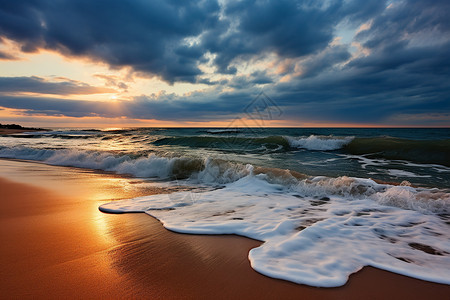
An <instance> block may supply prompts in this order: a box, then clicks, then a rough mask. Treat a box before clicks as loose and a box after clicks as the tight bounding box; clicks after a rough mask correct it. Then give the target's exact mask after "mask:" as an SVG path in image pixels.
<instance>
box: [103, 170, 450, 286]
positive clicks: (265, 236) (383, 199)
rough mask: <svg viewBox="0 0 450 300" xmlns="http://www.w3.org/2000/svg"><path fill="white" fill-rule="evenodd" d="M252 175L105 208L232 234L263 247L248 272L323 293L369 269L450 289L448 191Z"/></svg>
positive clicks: (177, 226)
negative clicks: (205, 188) (196, 190)
mask: <svg viewBox="0 0 450 300" xmlns="http://www.w3.org/2000/svg"><path fill="white" fill-rule="evenodd" d="M247 168H248V169H249V175H247V176H244V177H242V178H241V179H239V180H237V181H235V182H232V183H228V184H226V185H225V187H224V188H221V189H216V190H212V191H207V192H203V193H199V194H195V195H194V194H192V193H190V192H179V193H175V194H162V195H152V196H146V197H140V198H135V199H129V200H122V201H115V202H111V203H107V204H104V205H102V206H101V207H100V210H101V211H103V212H110V213H122V212H146V213H147V214H149V215H151V216H153V217H155V218H157V219H159V220H160V221H161V222H162V224H163V225H164V227H166V228H167V229H169V230H172V231H176V232H181V233H192V234H238V235H242V236H246V237H250V238H254V239H258V240H261V241H264V242H265V243H263V244H262V245H261V246H260V247H258V248H255V249H252V250H251V251H250V253H249V259H250V261H251V265H252V267H253V268H254V269H255V270H256V271H258V272H260V273H262V274H265V275H267V276H271V277H274V278H280V279H285V280H289V281H293V282H297V283H301V284H307V285H312V286H320V287H335V286H341V285H344V284H345V283H346V281H347V279H348V276H349V275H350V274H352V273H354V272H356V271H358V270H360V269H361V268H362V267H364V266H374V267H377V268H380V269H384V270H388V271H392V272H395V273H399V274H403V275H406V276H411V277H415V278H419V279H422V280H428V281H433V282H438V283H445V284H450V230H449V225H448V223H449V218H448V213H449V208H450V196H449V194H448V193H445V192H443V191H436V190H426V189H415V188H413V187H410V186H408V185H407V184H405V185H403V186H391V185H381V184H377V183H375V182H373V181H372V180H370V179H357V178H350V177H339V178H326V177H316V178H313V179H305V180H302V181H299V182H298V184H291V185H281V184H275V183H270V182H269V181H271V180H270V178H268V176H267V175H265V174H259V175H253V174H252V172H251V171H252V167H251V166H249V165H248V166H247Z"/></svg>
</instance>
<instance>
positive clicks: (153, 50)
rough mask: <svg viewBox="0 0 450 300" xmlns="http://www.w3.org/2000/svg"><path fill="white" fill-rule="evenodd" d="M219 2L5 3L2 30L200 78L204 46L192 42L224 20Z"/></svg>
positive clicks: (170, 76)
mask: <svg viewBox="0 0 450 300" xmlns="http://www.w3.org/2000/svg"><path fill="white" fill-rule="evenodd" d="M218 12H219V6H218V4H217V3H216V2H214V1H162V0H161V1H138V0H137V1H120V0H115V1H106V0H98V1H90V0H79V1H78V0H77V1H52V0H48V1H47V0H34V1H8V0H4V1H1V2H0V35H1V36H5V37H7V38H9V39H12V40H15V41H18V42H20V43H21V44H22V50H23V51H28V52H32V51H36V50H37V49H39V48H47V49H53V50H57V51H59V52H61V53H63V54H66V55H73V56H86V57H90V58H92V59H98V60H102V61H105V62H107V63H108V64H110V65H111V66H116V67H122V66H131V67H133V68H134V69H135V70H137V71H143V72H148V73H151V74H156V75H158V76H160V77H161V78H163V79H164V80H167V81H169V82H174V81H189V82H195V78H196V75H198V74H200V70H199V69H198V67H197V61H198V60H199V59H200V58H201V56H202V55H203V54H204V52H203V51H202V49H198V48H196V47H195V46H192V47H190V46H189V45H186V43H185V41H184V39H185V38H187V37H193V36H197V35H198V34H200V33H202V32H203V31H204V30H206V29H207V28H209V27H214V26H215V23H216V22H217V19H218Z"/></svg>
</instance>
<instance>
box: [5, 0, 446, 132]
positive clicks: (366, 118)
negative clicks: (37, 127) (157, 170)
mask: <svg viewBox="0 0 450 300" xmlns="http://www.w3.org/2000/svg"><path fill="white" fill-rule="evenodd" d="M448 11H450V2H449V1H440V0H436V1H417V0H405V1H379V0H376V1H372V0H366V1H357V0H348V1H285V0H276V1H269V0H267V1H255V0H248V1H247V0H243V1H219V2H217V1H175V0H164V1H163V0H161V1H143V0H142V1H137V0H136V1H119V0H110V1H102V0H96V1H86V0H77V1H64V0H60V1H52V0H29V1H25V0H24V1H8V0H0V38H6V39H8V40H12V41H15V42H17V43H19V45H20V47H21V51H23V52H35V51H38V50H39V49H47V50H53V51H57V52H59V53H61V54H62V55H65V56H70V57H80V58H88V59H91V60H93V61H101V62H104V63H106V64H108V65H109V66H111V67H113V68H122V67H129V68H131V69H132V70H134V71H136V72H139V73H140V74H143V75H145V76H156V77H158V78H160V79H161V80H163V81H166V82H168V83H170V84H173V83H178V82H188V83H194V84H195V83H203V84H207V85H208V86H209V87H210V88H209V89H207V90H205V91H204V92H195V93H192V94H190V95H189V96H176V95H163V96H161V97H159V98H158V99H156V98H155V97H153V96H151V95H148V96H145V95H143V96H139V97H135V98H134V100H132V101H119V102H117V103H114V104H113V103H111V104H109V103H108V102H107V101H105V102H103V104H102V105H103V109H102V108H100V107H99V104H98V103H94V102H90V101H81V100H83V99H82V97H81V98H80V100H76V101H75V100H66V99H59V100H58V99H54V98H46V97H44V96H39V95H35V96H33V97H30V96H29V95H18V94H14V92H17V93H19V92H31V93H42V94H53V95H68V94H71V95H84V94H88V93H101V92H102V88H98V87H92V86H89V85H86V84H82V83H80V82H73V81H70V80H66V81H64V80H63V81H62V82H58V83H55V82H48V81H46V80H43V79H42V78H39V77H28V78H25V77H22V78H17V77H14V78H12V77H5V78H0V106H1V107H7V108H17V109H25V112H26V113H28V114H47V115H63V116H77V117H82V116H92V115H96V116H104V117H111V116H117V115H119V116H125V117H128V118H142V119H146V118H152V119H160V120H182V121H186V120H207V119H211V120H218V119H226V118H230V116H233V115H236V114H239V113H241V112H242V109H243V108H244V107H245V106H246V105H247V103H249V102H250V101H252V99H254V98H255V97H256V96H257V95H258V94H259V93H260V91H261V90H264V92H265V93H266V94H267V95H269V96H270V97H271V98H272V99H273V100H274V101H275V102H276V104H277V105H278V107H279V108H280V109H281V110H282V111H283V115H282V117H280V118H286V119H289V120H302V119H303V120H304V119H309V120H319V121H320V120H322V121H325V120H326V121H330V122H342V123H361V124H364V123H373V124H387V123H389V122H390V123H391V124H395V122H396V121H395V120H396V119H397V120H403V122H405V123H404V124H405V125H414V124H416V125H442V124H444V125H446V124H447V125H450V121H449V120H446V119H445V116H448V114H449V113H450V104H449V103H450V76H449V74H450V51H449V47H450V18H448V17H447V14H448ZM363 24H365V25H364V26H362V27H361V25H363ZM337 37H342V39H341V40H339V39H336V38H337ZM0 59H2V60H8V59H16V55H15V54H14V53H6V52H0ZM269 60H271V61H272V63H268V61H269ZM258 63H259V64H262V63H265V64H267V66H266V67H265V68H263V69H261V68H259V69H257V68H255V69H254V70H251V71H249V72H248V73H247V74H240V73H239V68H240V67H241V66H242V65H250V69H251V66H252V65H258ZM205 65H207V66H209V67H210V68H213V69H214V73H215V74H216V77H217V75H223V76H224V77H223V79H220V80H217V79H213V78H211V76H210V74H207V73H206V72H205V71H204V68H203V67H202V66H205ZM27 89H28V90H27ZM103 92H107V91H106V89H104V90H103ZM70 101H72V102H70ZM119 106H120V108H122V111H120V110H119V108H118V107H119ZM108 107H110V108H108ZM427 116H429V118H427ZM414 122H415V123H414Z"/></svg>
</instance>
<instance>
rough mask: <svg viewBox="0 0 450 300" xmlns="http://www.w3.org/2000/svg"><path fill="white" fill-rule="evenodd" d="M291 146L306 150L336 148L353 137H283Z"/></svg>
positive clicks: (342, 145) (345, 143)
mask: <svg viewBox="0 0 450 300" xmlns="http://www.w3.org/2000/svg"><path fill="white" fill-rule="evenodd" d="M285 138H286V139H287V141H288V142H289V145H290V146H291V147H292V148H303V149H307V150H321V151H329V150H337V149H340V148H342V147H344V146H345V145H347V144H348V143H350V142H351V141H352V140H353V137H333V136H316V135H310V136H308V137H290V136H286V137H285Z"/></svg>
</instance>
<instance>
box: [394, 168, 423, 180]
mask: <svg viewBox="0 0 450 300" xmlns="http://www.w3.org/2000/svg"><path fill="white" fill-rule="evenodd" d="M387 172H388V174H389V175H391V176H395V177H422V178H425V177H431V176H430V175H418V174H416V173H412V172H408V171H404V170H397V169H390V170H387Z"/></svg>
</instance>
